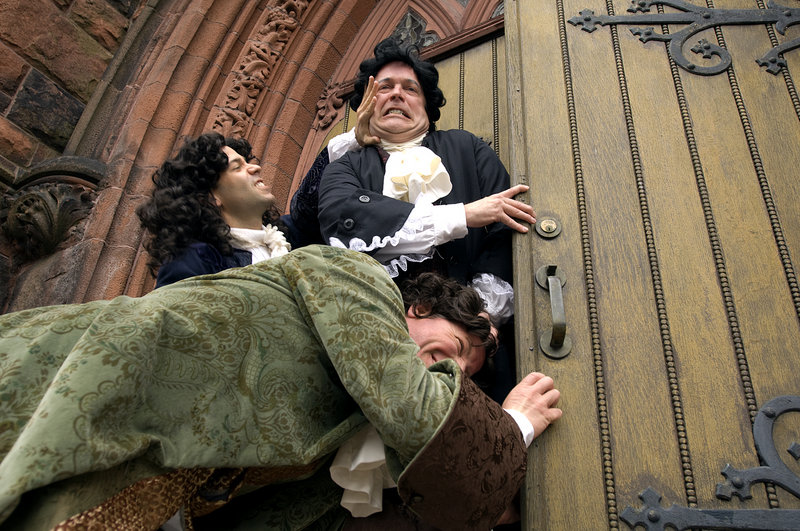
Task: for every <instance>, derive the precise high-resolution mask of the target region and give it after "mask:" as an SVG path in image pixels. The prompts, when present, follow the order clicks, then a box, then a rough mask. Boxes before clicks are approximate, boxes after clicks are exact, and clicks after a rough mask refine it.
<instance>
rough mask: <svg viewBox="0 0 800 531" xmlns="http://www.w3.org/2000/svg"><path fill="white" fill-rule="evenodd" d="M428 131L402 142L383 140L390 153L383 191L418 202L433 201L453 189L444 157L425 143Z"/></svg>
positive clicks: (397, 197) (394, 196)
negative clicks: (395, 142) (423, 140)
mask: <svg viewBox="0 0 800 531" xmlns="http://www.w3.org/2000/svg"><path fill="white" fill-rule="evenodd" d="M425 134H427V133H425ZM425 134H422V135H420V136H418V137H417V138H415V139H414V140H412V141H410V142H405V143H402V144H394V143H391V142H381V147H383V149H385V150H386V152H387V153H389V158H388V160H387V161H386V169H385V174H384V177H383V195H385V196H387V197H393V198H394V199H399V200H401V201H407V202H409V203H413V204H415V205H416V204H418V203H419V202H421V201H424V202H426V203H433V202H434V201H436V200H437V199H441V198H442V197H444V196H446V195H447V194H449V193H450V191H451V190H452V189H453V183H452V182H451V181H450V174H449V173H447V169H446V168H445V167H444V164H442V159H441V158H440V157H439V156H438V155H437V154H436V153H434V152H433V151H431V150H430V149H428V148H426V147H425V146H423V145H422V139H423V138H425Z"/></svg>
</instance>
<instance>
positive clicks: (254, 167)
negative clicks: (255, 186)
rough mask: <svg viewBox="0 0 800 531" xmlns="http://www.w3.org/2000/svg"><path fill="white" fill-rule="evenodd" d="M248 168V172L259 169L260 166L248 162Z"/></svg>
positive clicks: (254, 171)
mask: <svg viewBox="0 0 800 531" xmlns="http://www.w3.org/2000/svg"><path fill="white" fill-rule="evenodd" d="M248 170H249V171H250V173H256V172H259V171H261V166H259V165H258V164H250V167H249V168H248Z"/></svg>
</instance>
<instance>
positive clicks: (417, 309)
mask: <svg viewBox="0 0 800 531" xmlns="http://www.w3.org/2000/svg"><path fill="white" fill-rule="evenodd" d="M430 314H431V306H430V304H413V305H411V306H409V307H408V312H406V315H407V316H408V317H416V318H422V317H428V316H429V315H430Z"/></svg>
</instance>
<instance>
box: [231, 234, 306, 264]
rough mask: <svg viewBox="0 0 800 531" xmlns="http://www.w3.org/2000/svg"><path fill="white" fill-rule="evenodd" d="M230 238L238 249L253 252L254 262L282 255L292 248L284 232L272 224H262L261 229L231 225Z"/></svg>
mask: <svg viewBox="0 0 800 531" xmlns="http://www.w3.org/2000/svg"><path fill="white" fill-rule="evenodd" d="M230 239H231V245H233V246H234V247H236V248H237V249H244V250H246V251H250V252H251V253H252V255H253V263H254V264H257V263H259V262H263V261H264V260H269V259H270V258H275V257H277V256H282V255H284V254H287V253H288V252H289V251H291V250H292V246H291V245H290V244H289V242H288V241H286V237H285V236H284V235H283V233H282V232H281V231H279V230H278V229H277V228H275V227H273V226H272V225H266V226H263V225H262V227H261V230H256V229H241V228H234V227H231V235H230Z"/></svg>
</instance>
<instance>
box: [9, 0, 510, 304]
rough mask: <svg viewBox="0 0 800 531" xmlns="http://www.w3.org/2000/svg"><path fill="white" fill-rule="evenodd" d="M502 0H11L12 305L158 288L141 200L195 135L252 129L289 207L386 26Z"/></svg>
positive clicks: (424, 28)
mask: <svg viewBox="0 0 800 531" xmlns="http://www.w3.org/2000/svg"><path fill="white" fill-rule="evenodd" d="M498 13H502V0H437V1H429V0H2V1H0V192H2V194H3V195H2V200H1V201H0V312H9V311H16V310H21V309H24V308H29V307H33V306H41V305H47V304H63V303H73V302H85V301H90V300H96V299H108V298H112V297H115V296H117V295H121V294H127V295H131V296H138V295H142V294H144V293H146V292H147V291H149V290H150V289H152V287H153V283H154V279H153V277H152V275H151V274H150V272H149V270H148V268H147V260H148V257H147V254H146V252H145V251H144V250H143V246H142V240H143V238H144V237H145V235H144V234H143V231H142V229H141V227H140V226H139V223H138V218H137V217H136V215H135V210H136V207H137V206H138V205H139V204H141V203H142V201H144V200H145V199H146V198H147V197H148V195H149V193H150V191H151V188H152V180H151V178H152V175H153V172H154V171H155V169H156V168H157V167H158V166H159V165H160V164H161V163H162V162H163V161H164V160H165V159H166V158H168V157H169V156H171V155H172V154H174V152H175V151H176V148H177V146H179V145H180V144H181V143H182V140H183V138H185V137H187V136H196V135H198V134H200V133H202V132H205V131H208V130H216V131H219V132H221V133H224V134H227V135H240V136H244V137H245V138H247V139H248V140H250V142H251V144H252V145H253V147H254V152H255V154H256V155H257V156H258V157H259V159H260V160H261V161H262V168H263V170H262V172H263V174H264V175H265V176H266V177H267V178H269V179H270V180H271V181H272V187H273V191H274V193H275V195H276V197H277V199H278V204H279V207H284V209H285V208H286V205H288V203H289V199H290V197H291V192H292V190H293V189H294V188H296V186H297V184H298V182H299V179H300V178H302V175H303V174H304V173H305V171H306V169H307V167H308V166H309V165H310V163H311V161H313V159H314V157H315V156H316V154H317V153H318V152H319V150H320V149H321V148H322V146H323V144H324V143H325V141H326V138H327V137H328V136H330V134H332V131H333V130H334V126H335V125H336V124H339V123H340V122H341V121H342V118H343V117H344V115H345V112H346V111H347V106H346V105H345V104H344V101H345V100H346V98H347V96H348V90H350V91H351V90H352V79H353V76H354V74H355V72H356V69H357V66H358V64H359V63H360V62H361V60H363V59H364V58H366V57H367V56H369V55H370V54H371V52H372V49H373V47H374V46H375V44H376V43H377V42H378V41H380V40H381V39H383V38H385V37H387V36H389V35H391V34H393V33H397V32H405V33H409V34H413V35H417V34H418V35H417V36H418V37H419V39H420V41H419V42H420V43H421V44H425V45H428V44H430V49H431V50H433V49H436V48H437V47H439V49H442V50H444V49H446V48H447V46H461V45H463V44H464V43H463V40H464V39H465V38H466V37H465V36H466V35H475V34H476V32H475V28H480V27H483V26H482V25H486V24H487V23H488V24H489V26H487V27H490V29H491V28H497V27H499V28H501V29H502V18H501V17H500V18H498V17H499V15H498ZM498 21H499V25H498V24H497V22H498ZM481 31H483V30H481ZM477 33H481V32H480V31H479V32H477ZM415 38H416V37H415ZM459 39H461V40H459ZM448 43H452V44H448ZM424 50H425V49H423V54H424V53H425V51H424ZM348 87H349V88H348Z"/></svg>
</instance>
